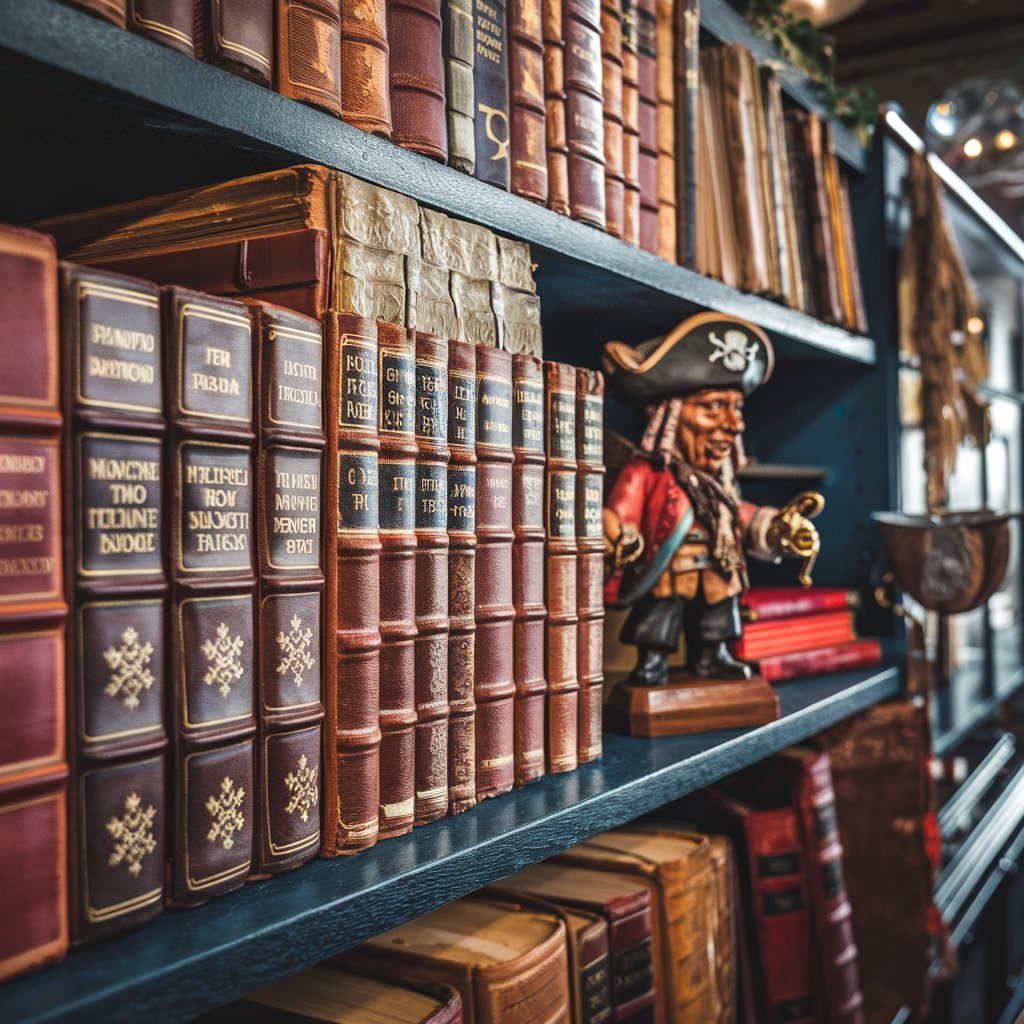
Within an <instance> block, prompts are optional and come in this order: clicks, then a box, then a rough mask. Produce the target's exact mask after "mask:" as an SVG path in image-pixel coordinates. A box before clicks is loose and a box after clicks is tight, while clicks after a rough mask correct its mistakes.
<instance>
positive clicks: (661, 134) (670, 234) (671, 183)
mask: <svg viewBox="0 0 1024 1024" xmlns="http://www.w3.org/2000/svg"><path fill="white" fill-rule="evenodd" d="M655 2H656V18H657V24H656V30H655V31H656V35H657V44H658V45H657V55H656V58H655V75H656V78H657V95H658V112H657V114H658V120H657V140H658V255H659V256H660V257H661V258H662V259H664V260H668V261H669V262H670V263H675V261H676V229H677V227H678V219H679V218H678V212H677V209H676V146H677V145H678V144H679V141H680V140H678V139H677V138H676V97H675V62H676V60H677V59H678V58H677V56H676V53H675V33H674V25H673V20H674V13H675V12H674V6H673V3H672V0H655Z"/></svg>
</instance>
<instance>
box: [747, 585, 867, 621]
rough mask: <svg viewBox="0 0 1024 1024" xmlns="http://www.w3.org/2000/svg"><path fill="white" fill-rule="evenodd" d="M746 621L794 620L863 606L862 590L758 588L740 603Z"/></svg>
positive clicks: (838, 588) (748, 592) (841, 588)
mask: <svg viewBox="0 0 1024 1024" xmlns="http://www.w3.org/2000/svg"><path fill="white" fill-rule="evenodd" d="M740 607H741V609H742V611H743V620H744V621H745V622H765V621H767V620H769V619H791V618H794V617H795V616H797V615H817V614H818V613H819V612H837V611H845V610H846V609H847V608H859V607H860V593H859V592H858V591H856V590H850V589H848V588H846V587H811V588H810V589H806V588H804V587H754V588H753V589H752V590H748V591H747V592H746V593H745V594H744V595H743V598H742V600H741V602H740Z"/></svg>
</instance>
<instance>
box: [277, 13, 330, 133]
mask: <svg viewBox="0 0 1024 1024" xmlns="http://www.w3.org/2000/svg"><path fill="white" fill-rule="evenodd" d="M274 19H275V33H274V42H275V49H274V90H275V91H276V92H279V93H280V94H281V95H282V96H287V97H289V99H293V100H301V101H302V102H303V103H309V104H310V105H312V106H314V107H319V108H320V109H321V110H326V111H327V113H328V114H334V116H335V117H341V78H340V73H341V9H340V7H339V4H338V0H277V3H276V4H275V7H274Z"/></svg>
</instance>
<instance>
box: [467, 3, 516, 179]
mask: <svg viewBox="0 0 1024 1024" xmlns="http://www.w3.org/2000/svg"><path fill="white" fill-rule="evenodd" d="M473 31H474V35H475V38H476V59H475V61H474V64H473V101H474V103H475V104H476V109H475V111H474V116H473V134H474V148H475V149H476V161H475V164H474V167H473V174H474V176H475V177H477V178H479V179H480V180H481V181H486V182H488V183H490V184H491V185H497V186H498V188H503V189H505V191H506V192H507V191H508V189H509V185H510V174H509V155H508V148H509V109H508V106H509V104H508V66H507V61H508V56H507V55H508V39H507V38H506V37H507V35H508V22H507V19H506V13H505V0H473Z"/></svg>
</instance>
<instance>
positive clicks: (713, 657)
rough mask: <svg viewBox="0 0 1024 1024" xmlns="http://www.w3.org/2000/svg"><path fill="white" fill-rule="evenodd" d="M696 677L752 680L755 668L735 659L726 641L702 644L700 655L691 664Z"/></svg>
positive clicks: (691, 669)
mask: <svg viewBox="0 0 1024 1024" xmlns="http://www.w3.org/2000/svg"><path fill="white" fill-rule="evenodd" d="M690 671H691V672H693V674H694V675H696V676H706V677H708V678H715V677H717V678H721V679H750V678H751V677H752V676H753V674H754V670H753V668H752V667H751V666H750V665H748V664H747V663H746V662H745V661H740V660H739V659H737V658H734V657H733V655H732V651H730V650H729V647H728V645H727V644H726V642H725V641H724V640H719V641H717V642H714V643H704V644H701V647H700V654H699V655H698V656H697V658H696V660H695V661H692V662H691V664H690Z"/></svg>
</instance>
